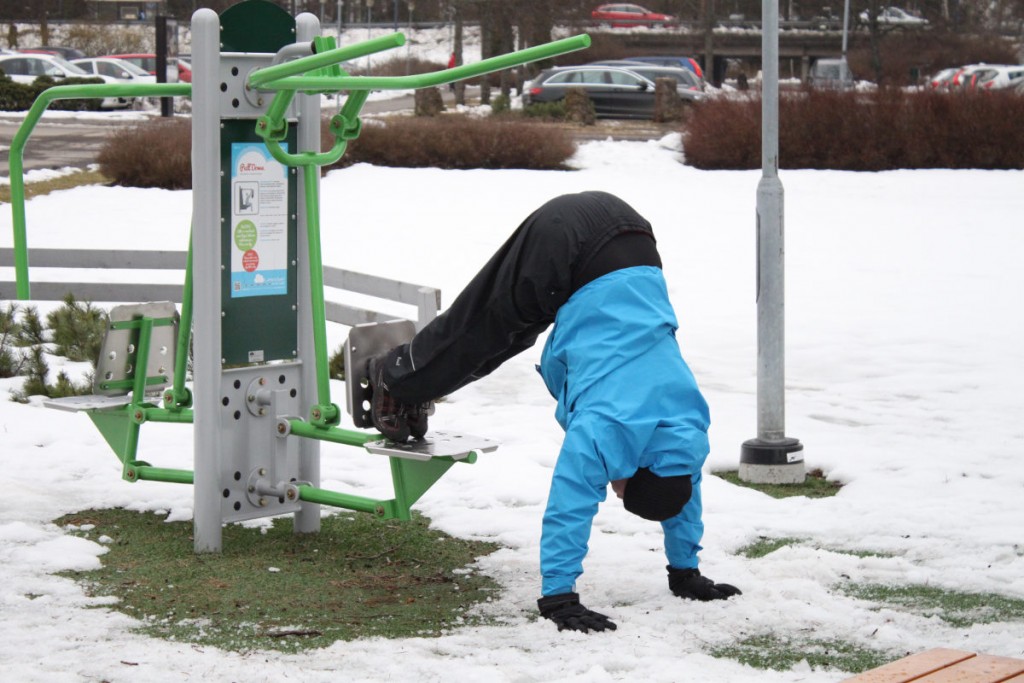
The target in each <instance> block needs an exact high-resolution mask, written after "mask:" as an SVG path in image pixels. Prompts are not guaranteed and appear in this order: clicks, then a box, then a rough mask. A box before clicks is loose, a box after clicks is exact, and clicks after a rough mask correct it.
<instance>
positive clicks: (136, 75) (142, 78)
mask: <svg viewBox="0 0 1024 683" xmlns="http://www.w3.org/2000/svg"><path fill="white" fill-rule="evenodd" d="M71 63H72V64H74V65H75V66H77V67H79V68H80V69H82V70H84V71H87V72H88V73H89V74H94V75H99V76H109V77H111V78H113V79H116V80H117V81H119V82H121V83H133V84H137V83H156V76H153V75H152V74H150V73H149V72H147V71H146V70H145V69H143V68H142V67H141V66H136V65H135V64H132V63H131V62H126V61H125V60H123V59H116V58H114V57H86V58H85V59H74V60H72V61H71Z"/></svg>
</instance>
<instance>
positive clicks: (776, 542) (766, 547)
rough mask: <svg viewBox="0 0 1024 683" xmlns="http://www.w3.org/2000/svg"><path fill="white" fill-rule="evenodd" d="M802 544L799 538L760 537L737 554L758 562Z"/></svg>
mask: <svg viewBox="0 0 1024 683" xmlns="http://www.w3.org/2000/svg"><path fill="white" fill-rule="evenodd" d="M800 542H801V540H800V539H799V538H768V537H767V536H760V537H758V539H757V540H756V541H754V542H753V543H751V544H750V545H745V546H743V547H742V548H740V549H739V550H738V551H737V552H736V554H737V555H742V556H743V557H747V558H750V559H751V560H756V559H758V558H760V557H764V556H765V555H770V554H771V553H774V552H775V551H776V550H778V549H779V548H785V547H786V546H787V545H797V544H799V543H800Z"/></svg>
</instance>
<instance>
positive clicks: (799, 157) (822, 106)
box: [683, 89, 1024, 171]
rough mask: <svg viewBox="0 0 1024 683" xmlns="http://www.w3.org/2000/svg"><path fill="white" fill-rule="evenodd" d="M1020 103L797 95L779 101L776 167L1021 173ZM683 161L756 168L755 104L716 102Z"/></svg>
mask: <svg viewBox="0 0 1024 683" xmlns="http://www.w3.org/2000/svg"><path fill="white" fill-rule="evenodd" d="M1022 120H1024V97H1022V96H1020V95H1017V94H1014V93H1007V92H987V93H938V92H907V91H903V90H896V89H883V90H878V91H876V92H871V93H856V92H833V91H801V92H796V93H787V94H786V95H785V96H784V97H783V98H782V99H781V101H780V103H779V166H780V167H782V168H818V169H825V168H827V169H839V170H848V171H883V170H890V169H898V168H983V169H1017V168H1024V127H1022V126H1021V125H1020V122H1021V121H1022ZM683 150H684V152H685V155H686V163H687V164H689V165H692V166H695V167H697V168H702V169H752V168H760V167H761V100H760V98H759V97H757V96H752V97H749V98H742V99H732V98H730V99H714V100H709V101H706V102H702V103H701V105H700V106H699V107H695V108H694V111H693V112H692V116H691V117H690V119H689V120H688V121H687V123H686V127H685V130H684V131H683Z"/></svg>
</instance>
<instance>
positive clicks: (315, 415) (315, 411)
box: [313, 410, 320, 420]
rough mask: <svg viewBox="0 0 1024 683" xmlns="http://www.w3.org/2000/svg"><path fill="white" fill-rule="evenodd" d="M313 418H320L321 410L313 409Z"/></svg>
mask: <svg viewBox="0 0 1024 683" xmlns="http://www.w3.org/2000/svg"><path fill="white" fill-rule="evenodd" d="M313 419H314V420H319V419H320V411H319V410H314V411H313Z"/></svg>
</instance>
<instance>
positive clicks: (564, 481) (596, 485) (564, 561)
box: [540, 425, 608, 595]
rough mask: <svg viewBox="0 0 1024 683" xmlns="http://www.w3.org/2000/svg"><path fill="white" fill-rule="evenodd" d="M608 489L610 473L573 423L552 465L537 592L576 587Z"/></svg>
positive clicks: (588, 438)
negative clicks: (539, 582) (597, 516)
mask: <svg viewBox="0 0 1024 683" xmlns="http://www.w3.org/2000/svg"><path fill="white" fill-rule="evenodd" d="M607 490H608V476H607V474H606V473H605V469H604V466H603V465H602V463H601V461H600V459H599V457H598V455H597V451H596V444H595V443H594V440H593V437H592V436H591V435H590V434H589V433H588V431H587V430H586V429H583V428H577V426H576V425H573V426H572V427H571V428H570V429H569V430H568V431H567V432H566V435H565V441H564V442H563V444H562V450H561V452H560V453H559V454H558V462H556V463H555V471H554V475H553V476H552V478H551V491H550V493H549V494H548V505H547V510H546V511H545V512H544V522H543V525H542V530H541V541H540V571H541V576H542V579H543V581H542V586H541V593H542V594H543V595H557V594H559V593H567V592H569V591H572V590H574V589H575V585H576V578H577V577H578V576H579V575H580V574H582V573H583V558H584V557H586V555H587V549H588V543H589V541H590V529H591V525H592V524H593V521H594V515H596V514H597V508H598V505H599V504H600V503H601V502H602V501H604V499H605V496H606V495H607Z"/></svg>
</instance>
